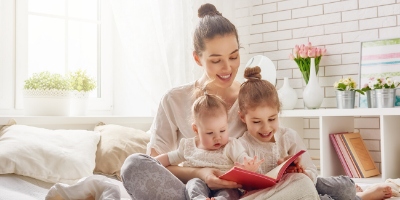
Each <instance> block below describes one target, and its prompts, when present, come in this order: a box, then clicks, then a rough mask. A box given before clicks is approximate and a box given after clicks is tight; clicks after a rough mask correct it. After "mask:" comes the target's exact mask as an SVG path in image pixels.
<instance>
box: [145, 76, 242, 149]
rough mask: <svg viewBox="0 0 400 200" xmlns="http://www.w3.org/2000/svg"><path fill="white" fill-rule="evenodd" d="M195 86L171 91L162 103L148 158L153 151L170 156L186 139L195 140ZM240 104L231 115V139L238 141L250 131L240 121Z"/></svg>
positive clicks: (229, 117) (192, 84) (186, 86)
mask: <svg viewBox="0 0 400 200" xmlns="http://www.w3.org/2000/svg"><path fill="white" fill-rule="evenodd" d="M194 89H195V82H192V83H189V84H186V85H182V86H180V87H176V88H173V89H171V90H169V91H168V92H167V93H166V94H165V95H164V96H163V98H162V99H161V102H160V106H159V107H158V111H157V115H156V117H155V118H154V121H153V124H152V126H151V128H150V133H151V134H152V135H151V139H150V142H149V144H148V145H147V151H146V154H147V155H150V152H151V148H154V149H155V150H156V151H157V153H158V154H163V153H168V152H170V151H173V150H176V149H178V146H179V141H180V140H181V139H182V138H193V137H195V136H196V134H195V133H194V132H193V128H192V122H191V108H192V104H193V102H194V99H193V98H192V94H193V91H194ZM238 111H239V104H238V101H237V100H236V101H235V103H234V104H233V105H232V107H231V109H230V110H229V112H228V131H229V136H230V137H234V138H238V137H240V136H242V135H243V132H244V131H246V130H247V129H246V126H245V124H244V123H243V122H242V121H241V120H240V118H239V114H238Z"/></svg>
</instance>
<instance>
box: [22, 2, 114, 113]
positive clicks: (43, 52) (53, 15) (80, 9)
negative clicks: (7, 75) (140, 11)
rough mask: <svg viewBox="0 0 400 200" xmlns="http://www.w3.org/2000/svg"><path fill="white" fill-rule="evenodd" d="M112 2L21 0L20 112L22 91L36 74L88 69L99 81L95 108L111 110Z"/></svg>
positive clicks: (94, 97) (93, 99) (91, 107)
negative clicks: (109, 4) (28, 80)
mask: <svg viewBox="0 0 400 200" xmlns="http://www.w3.org/2000/svg"><path fill="white" fill-rule="evenodd" d="M107 3H108V2H106V1H105V0H84V1H82V0H29V1H28V0H18V1H17V4H16V23H17V25H16V43H17V45H16V57H17V59H16V60H17V63H16V67H17V70H16V75H17V85H16V88H17V91H16V98H17V99H16V102H17V105H16V107H17V109H20V108H22V100H21V99H22V92H20V91H19V90H22V88H23V84H24V80H26V79H27V78H28V77H30V76H31V75H32V74H33V73H37V72H41V71H50V72H52V73H59V74H66V73H67V72H68V71H72V72H73V71H76V70H78V69H85V70H86V71H87V73H88V74H89V75H90V76H91V77H94V78H95V79H96V80H97V91H96V92H92V93H91V95H90V97H91V98H90V101H91V103H89V105H90V107H89V110H111V108H112V104H111V96H112V95H111V94H112V93H111V85H112V84H111V74H112V73H111V71H112V69H111V66H112V64H111V63H112V60H111V56H112V52H110V49H111V48H110V47H111V46H112V32H111V33H110V31H107V29H110V28H109V27H111V26H112V25H111V23H112V20H110V19H109V18H111V16H112V15H111V13H110V12H111V11H110V10H108V9H107V5H103V4H107ZM108 7H109V6H108ZM102 19H104V20H103V21H102ZM102 49H104V50H102ZM111 51H112V50H111Z"/></svg>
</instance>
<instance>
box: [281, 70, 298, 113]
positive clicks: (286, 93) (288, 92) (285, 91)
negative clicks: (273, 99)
mask: <svg viewBox="0 0 400 200" xmlns="http://www.w3.org/2000/svg"><path fill="white" fill-rule="evenodd" d="M278 96H279V100H280V101H281V103H282V109H283V110H293V109H294V107H295V106H296V103H297V93H296V91H295V90H294V89H293V88H292V87H290V84H289V78H288V77H285V78H284V81H283V86H282V87H281V89H279V90H278Z"/></svg>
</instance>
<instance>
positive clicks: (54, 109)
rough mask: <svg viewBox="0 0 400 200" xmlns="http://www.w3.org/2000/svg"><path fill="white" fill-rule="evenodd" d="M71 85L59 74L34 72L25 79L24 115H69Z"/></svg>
mask: <svg viewBox="0 0 400 200" xmlns="http://www.w3.org/2000/svg"><path fill="white" fill-rule="evenodd" d="M70 89H71V86H70V84H69V81H68V80H67V79H66V78H65V77H64V76H62V75H60V74H51V73H50V72H48V71H46V72H41V73H35V74H33V75H32V77H31V78H29V79H27V80H25V86H24V90H23V95H24V113H25V115H40V116H54V115H63V116H65V115H66V116H68V115H69V106H70V94H71V91H70Z"/></svg>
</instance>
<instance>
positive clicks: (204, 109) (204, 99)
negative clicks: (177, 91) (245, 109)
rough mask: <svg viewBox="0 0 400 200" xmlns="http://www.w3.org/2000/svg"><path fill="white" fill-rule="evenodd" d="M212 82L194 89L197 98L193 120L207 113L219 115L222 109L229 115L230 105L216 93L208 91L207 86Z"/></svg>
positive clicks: (193, 106) (193, 110) (193, 107)
mask: <svg viewBox="0 0 400 200" xmlns="http://www.w3.org/2000/svg"><path fill="white" fill-rule="evenodd" d="M209 83H210V82H208V83H206V84H205V86H204V87H203V88H199V87H197V88H196V89H195V91H194V97H195V98H196V100H195V101H194V103H193V105H192V121H193V122H194V121H196V120H197V119H199V118H200V117H202V116H204V115H206V116H208V115H219V114H221V113H220V112H218V111H220V110H221V109H222V110H223V112H225V114H226V116H227V117H228V106H227V105H226V103H225V101H224V100H222V98H221V97H219V96H217V95H215V94H208V93H207V86H208V85H209Z"/></svg>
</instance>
